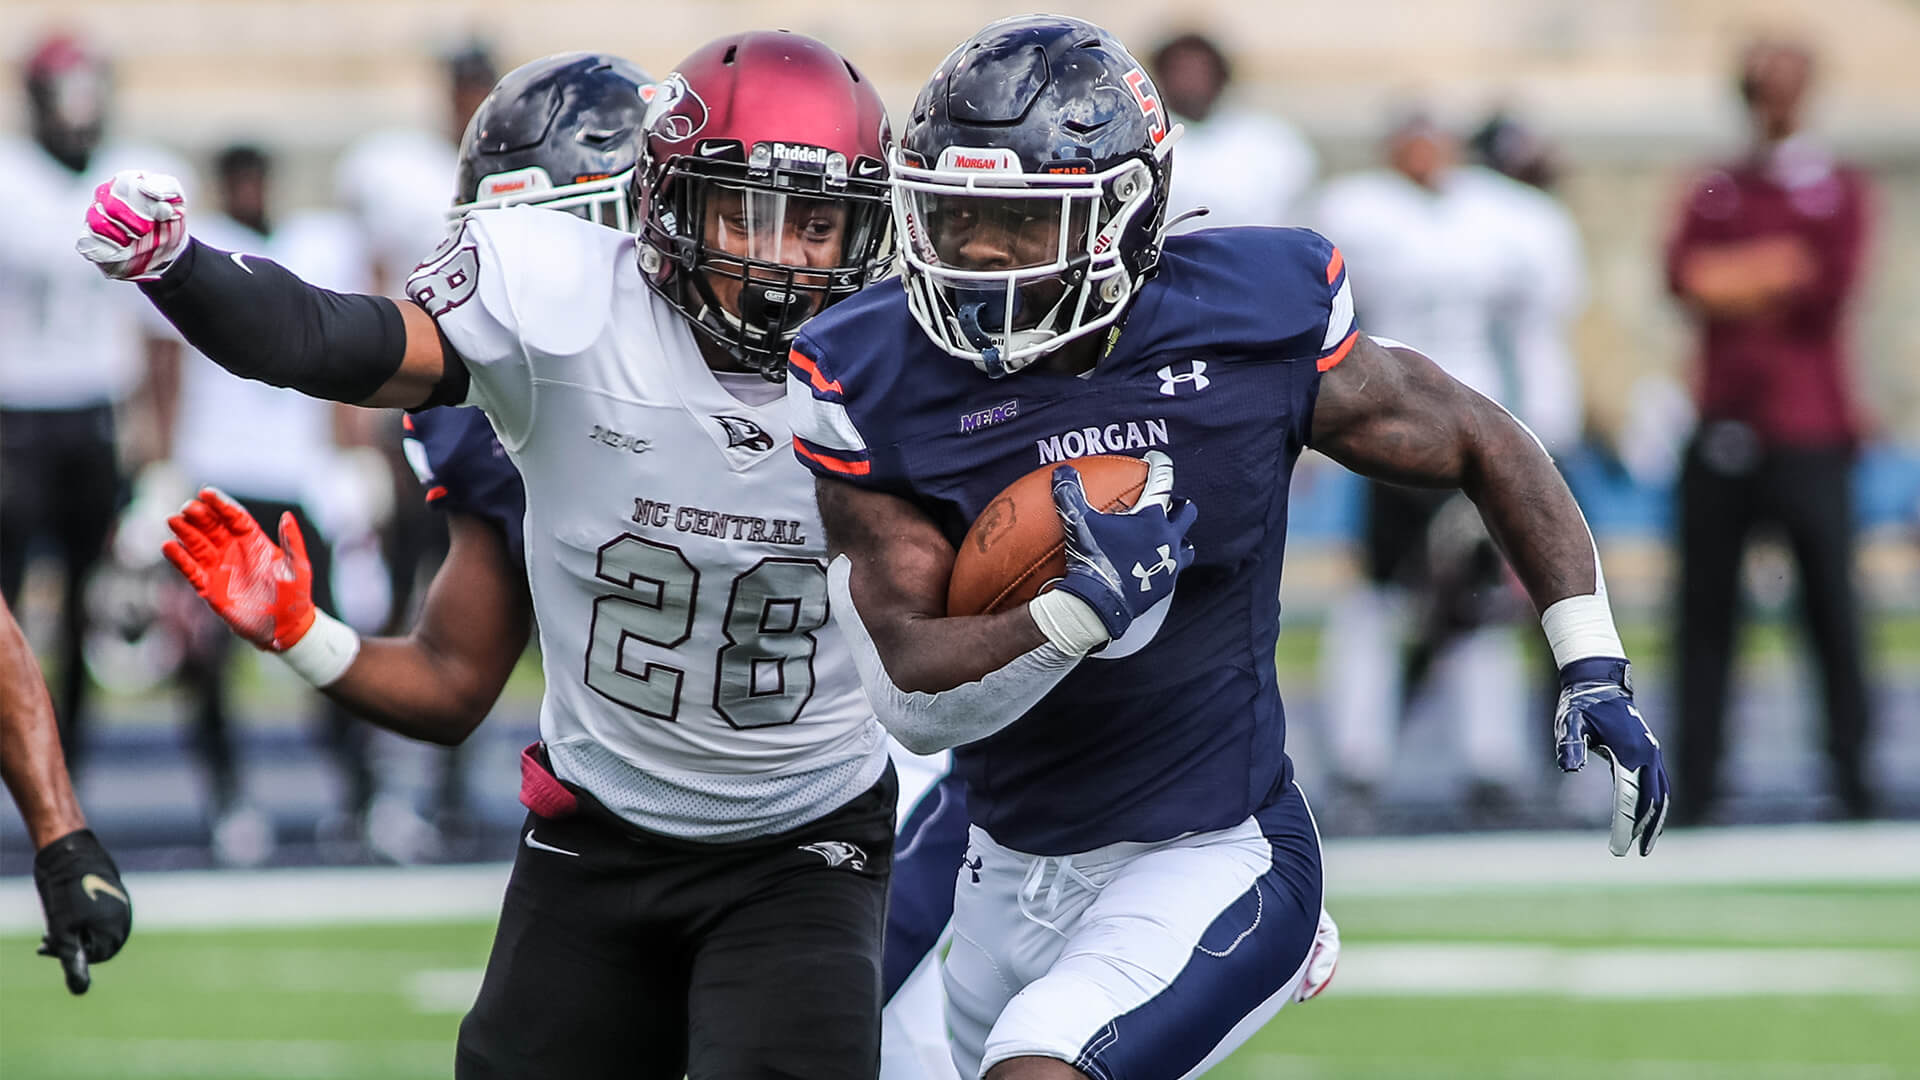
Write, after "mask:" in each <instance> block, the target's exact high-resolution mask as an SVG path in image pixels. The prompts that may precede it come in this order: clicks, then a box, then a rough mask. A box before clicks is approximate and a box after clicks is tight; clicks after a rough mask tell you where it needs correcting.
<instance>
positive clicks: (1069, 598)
mask: <svg viewBox="0 0 1920 1080" xmlns="http://www.w3.org/2000/svg"><path fill="white" fill-rule="evenodd" d="M1027 614H1029V615H1031V616H1033V623H1034V625H1035V626H1038V627H1039V628H1040V632H1041V633H1042V634H1045V635H1046V636H1047V640H1048V641H1050V642H1052V643H1053V646H1054V648H1056V649H1059V650H1060V651H1061V652H1063V653H1066V654H1067V655H1068V656H1085V655H1087V654H1088V653H1090V652H1092V651H1093V650H1095V649H1097V648H1099V647H1100V646H1102V645H1105V644H1106V643H1107V642H1108V641H1110V640H1112V637H1113V636H1112V635H1111V634H1109V633H1107V627H1106V624H1105V623H1102V622H1101V621H1100V616H1099V615H1097V614H1095V613H1094V610H1093V608H1092V606H1091V605H1089V604H1088V603H1087V602H1086V601H1085V600H1082V599H1080V598H1079V597H1077V596H1075V595H1073V594H1072V593H1070V592H1062V591H1060V590H1059V589H1051V590H1049V591H1047V592H1043V593H1041V594H1040V595H1039V596H1036V597H1034V598H1033V599H1031V600H1029V601H1027Z"/></svg>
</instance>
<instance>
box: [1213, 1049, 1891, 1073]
mask: <svg viewBox="0 0 1920 1080" xmlns="http://www.w3.org/2000/svg"><path fill="white" fill-rule="evenodd" d="M1233 1062H1234V1064H1236V1065H1240V1066H1242V1067H1243V1068H1245V1069H1246V1070H1248V1072H1249V1075H1255V1076H1275V1077H1286V1078H1287V1080H1322V1078H1324V1077H1340V1078H1342V1080H1345V1078H1350V1077H1354V1076H1361V1075H1366V1076H1381V1077H1389V1076H1391V1077H1407V1076H1414V1077H1419V1078H1420V1080H1456V1078H1457V1080H1903V1078H1904V1077H1906V1076H1907V1075H1908V1074H1907V1073H1906V1072H1905V1071H1904V1070H1902V1069H1899V1068H1895V1067H1894V1066H1892V1065H1836V1064H1832V1063H1829V1062H1814V1061H1767V1062H1756V1061H1667V1060H1654V1059H1646V1058H1640V1059H1629V1060H1625V1061H1617V1060H1611V1059H1610V1060H1607V1061H1581V1060H1578V1059H1576V1058H1508V1059H1504V1060H1500V1061H1471V1062H1468V1061H1459V1062H1449V1061H1436V1060H1434V1059H1433V1058H1428V1057H1377V1058H1375V1057H1344V1056H1343V1057H1341V1058H1339V1059H1338V1060H1330V1059H1326V1058H1314V1057H1303V1056H1300V1055H1297V1054H1259V1053H1255V1054H1248V1055H1245V1056H1244V1057H1239V1058H1234V1059H1233ZM1362 1070H1366V1071H1365V1072H1364V1073H1363V1072H1362Z"/></svg>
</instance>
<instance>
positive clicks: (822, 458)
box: [793, 353, 873, 476]
mask: <svg viewBox="0 0 1920 1080" xmlns="http://www.w3.org/2000/svg"><path fill="white" fill-rule="evenodd" d="M794 355H796V356H798V355H799V354H798V353H795V354H794ZM793 452H794V453H796V454H799V455H800V456H801V457H803V458H806V459H807V460H808V461H817V462H819V463H820V464H821V465H824V466H826V467H827V468H829V469H831V470H833V471H834V472H837V473H844V474H845V475H847V476H865V475H867V473H869V472H871V471H873V463H872V462H870V461H841V460H840V459H839V458H831V457H828V456H826V455H825V454H816V453H814V452H813V451H811V450H809V449H807V448H806V447H805V446H802V445H801V444H800V439H799V437H798V436H795V437H794V440H793Z"/></svg>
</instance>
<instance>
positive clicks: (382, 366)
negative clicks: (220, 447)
mask: <svg viewBox="0 0 1920 1080" xmlns="http://www.w3.org/2000/svg"><path fill="white" fill-rule="evenodd" d="M140 288H141V291H143V292H145V293H146V295H147V298H148V299H149V300H151V301H152V302H153V305H154V307H156V308H158V309H159V311H160V313H161V314H163V315H165V316H166V317H167V319H168V321H170V322H172V323H173V325H174V327H175V328H176V329H178V330H179V331H180V334H181V336H183V337H185V338H186V339H187V341H188V342H189V343H191V344H192V345H193V347H194V348H196V349H198V350H200V351H201V352H202V353H205V354H206V355H207V356H208V357H209V358H211V359H212V360H213V361H214V362H215V363H217V364H219V365H220V366H221V367H224V368H226V369H227V370H228V371H231V372H233V373H234V374H235V375H239V376H241V377H242V378H248V379H255V380H258V381H260V382H265V383H270V384H272V385H274V386H285V387H291V388H293V389H295V390H298V391H300V392H301V393H303V394H307V395H309V396H311V397H317V398H324V399H327V400H331V401H344V402H347V403H349V404H368V405H397V406H404V407H412V406H417V405H422V404H444V403H449V402H457V401H458V400H460V399H461V398H464V397H465V391H466V388H465V384H464V380H463V379H461V378H459V376H463V375H464V372H465V369H464V368H463V367H460V365H459V364H458V363H457V362H455V363H453V364H452V365H451V366H452V367H454V368H458V369H459V370H458V372H453V371H445V370H444V368H445V366H446V365H445V364H444V362H443V353H444V350H443V348H442V345H441V341H440V338H439V334H438V331H437V330H436V329H435V328H434V326H433V321H432V319H431V318H429V317H428V316H427V314H426V312H424V311H422V310H420V308H419V306H418V305H415V304H412V303H411V302H397V301H394V300H389V299H387V298H386V297H381V296H365V295H361V294H357V293H336V292H333V291H331V290H328V289H322V288H319V287H317V286H314V285H309V284H308V283H306V282H305V281H302V280H300V278H298V277H296V276H294V275H293V274H292V273H289V272H288V271H287V270H285V269H284V268H282V267H281V266H280V265H279V264H277V263H275V262H273V261H272V260H270V259H265V258H261V257H259V256H256V255H248V256H244V257H241V256H236V255H233V254H230V253H228V252H224V251H221V250H219V249H217V248H212V247H208V246H207V245H205V244H202V243H200V242H199V241H197V240H196V241H192V242H191V243H189V244H188V245H187V248H186V249H185V250H184V251H183V252H182V253H181V254H180V257H179V258H178V259H176V260H174V262H173V264H172V265H171V266H169V267H168V268H167V270H166V272H165V273H164V274H162V275H161V277H160V278H159V280H157V281H152V282H147V283H144V284H142V285H141V286H140ZM408 309H411V311H409V310H408ZM443 374H446V375H455V376H456V378H455V380H453V381H452V382H449V383H446V384H443V383H442V378H443ZM455 383H457V385H454V384H455ZM436 387H440V389H438V390H436Z"/></svg>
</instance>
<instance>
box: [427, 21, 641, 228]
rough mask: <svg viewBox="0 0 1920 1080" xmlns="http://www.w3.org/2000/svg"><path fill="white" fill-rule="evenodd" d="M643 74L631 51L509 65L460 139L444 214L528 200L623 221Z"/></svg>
mask: <svg viewBox="0 0 1920 1080" xmlns="http://www.w3.org/2000/svg"><path fill="white" fill-rule="evenodd" d="M652 82H653V80H652V79H651V78H650V77H648V75H647V74H646V73H645V72H644V71H641V70H640V68H639V67H638V66H637V65H635V64H634V63H632V62H631V61H628V60H623V59H621V58H620V57H617V56H611V55H608V54H606V53H592V52H570V53H558V54H556V55H553V56H547V57H542V58H541V59H539V60H534V61H532V62H530V63H526V64H522V65H521V66H519V67H517V68H515V69H513V70H512V71H510V72H508V73H507V74H506V75H505V76H503V77H502V78H501V79H500V82H499V83H498V84H496V85H495V86H494V88H493V92H492V93H490V94H488V95H487V97H486V100H485V101H483V102H481V103H480V107H479V108H478V109H476V110H475V111H474V114H473V118H472V119H471V120H469V121H468V123H467V131H466V134H465V136H463V137H462V138H461V140H460V170H459V174H458V180H457V185H456V187H455V190H454V207H453V209H452V210H451V211H450V215H451V216H452V217H454V218H458V217H460V216H461V215H463V214H465V213H466V212H467V211H469V210H478V209H487V208H492V207H500V206H511V205H514V204H517V203H528V204H537V205H540V206H542V207H545V208H547V209H552V210H567V211H569V212H571V213H573V214H575V215H576V216H579V217H583V218H586V219H587V220H589V221H595V222H598V223H600V224H602V225H607V226H611V227H613V228H616V229H622V230H624V229H626V228H627V224H628V218H627V204H626V187H627V183H628V180H629V179H630V178H631V175H632V172H633V167H634V163H635V162H636V161H637V160H638V159H639V156H640V135H641V126H642V121H643V120H644V119H645V117H646V110H647V103H646V101H645V100H643V97H642V92H643V89H645V88H647V87H650V86H651V85H652Z"/></svg>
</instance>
